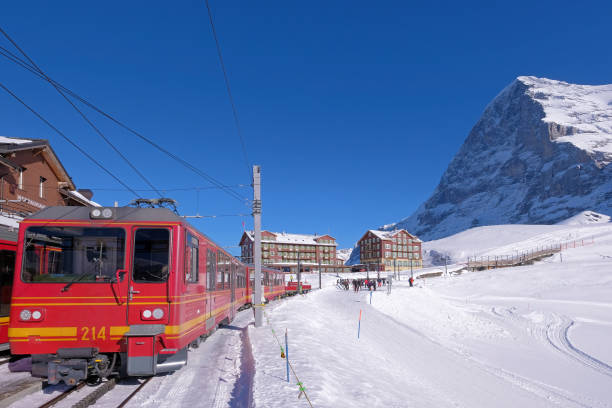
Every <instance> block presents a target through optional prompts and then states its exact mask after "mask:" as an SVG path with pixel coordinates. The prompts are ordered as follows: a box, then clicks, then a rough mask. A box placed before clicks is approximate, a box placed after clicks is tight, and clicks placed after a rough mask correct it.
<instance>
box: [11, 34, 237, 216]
mask: <svg viewBox="0 0 612 408" xmlns="http://www.w3.org/2000/svg"><path fill="white" fill-rule="evenodd" d="M0 55H2V56H4V57H5V58H7V59H8V60H10V61H11V62H13V63H15V64H17V65H19V66H21V67H22V68H24V69H26V70H28V71H30V72H31V73H33V74H34V75H36V76H38V77H39V78H41V79H44V80H45V81H48V82H51V83H53V84H54V85H56V86H58V87H59V88H60V89H62V90H63V91H64V92H66V93H67V94H68V95H70V96H72V97H73V98H75V99H77V100H78V101H79V102H81V103H83V104H84V105H86V106H88V107H89V108H90V109H93V110H94V111H96V112H98V113H99V114H100V115H102V116H104V117H106V118H107V119H109V120H111V121H112V122H114V123H115V124H117V125H118V126H120V127H122V128H123V129H125V130H127V131H128V132H130V133H132V134H133V135H135V136H137V137H138V138H140V139H141V140H143V141H145V142H147V143H148V144H150V145H151V146H153V147H155V148H156V149H157V150H159V151H160V152H162V153H164V154H165V155H167V156H169V157H170V158H172V159H173V160H175V161H177V162H178V163H180V164H181V165H183V166H184V167H186V168H187V169H189V170H191V171H192V172H194V173H195V174H197V175H198V176H200V177H201V178H203V179H204V180H206V181H208V182H209V183H211V184H213V185H214V186H215V187H216V188H219V189H221V190H223V191H224V192H225V193H226V194H228V195H230V196H232V197H234V198H235V199H237V200H238V201H240V202H242V203H245V204H248V203H249V199H248V198H246V197H244V196H243V195H241V194H239V193H237V192H236V191H234V190H233V189H232V188H231V187H230V186H226V185H225V184H223V183H221V182H220V181H218V180H216V179H215V178H214V177H212V176H210V175H208V174H207V173H205V172H204V171H203V170H200V169H198V168H197V167H196V166H195V165H192V164H191V163H189V162H187V161H186V160H184V159H182V158H180V157H179V156H177V155H175V154H174V153H172V152H170V151H168V150H166V149H165V148H163V147H162V146H160V145H159V144H157V143H155V142H154V141H152V140H151V139H149V138H147V137H146V136H144V135H142V134H140V133H139V132H137V131H136V130H134V129H132V128H131V127H129V126H128V125H126V124H124V123H123V122H121V121H120V120H118V119H116V118H114V117H113V116H112V115H110V114H108V113H106V112H105V111H103V110H102V109H100V108H98V107H97V106H96V105H94V104H93V103H91V102H89V101H88V100H87V99H85V98H83V97H81V96H80V95H78V94H77V93H75V92H73V91H72V90H70V89H69V88H67V87H65V86H64V85H62V84H61V83H59V82H57V81H55V80H53V79H52V78H50V77H46V78H45V77H44V76H43V75H41V74H40V73H39V72H37V71H36V69H35V68H34V67H32V66H30V65H29V64H28V63H27V62H26V61H24V60H22V59H21V58H19V57H18V56H16V55H14V54H13V53H11V52H10V51H9V50H7V49H6V48H4V47H2V46H0Z"/></svg>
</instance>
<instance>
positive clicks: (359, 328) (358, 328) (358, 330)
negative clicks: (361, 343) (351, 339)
mask: <svg viewBox="0 0 612 408" xmlns="http://www.w3.org/2000/svg"><path fill="white" fill-rule="evenodd" d="M360 332H361V309H359V324H358V326H357V338H359V333H360Z"/></svg>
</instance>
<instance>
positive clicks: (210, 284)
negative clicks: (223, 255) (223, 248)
mask: <svg viewBox="0 0 612 408" xmlns="http://www.w3.org/2000/svg"><path fill="white" fill-rule="evenodd" d="M216 274H217V254H216V253H215V252H214V251H212V250H210V249H209V250H208V251H207V254H206V287H207V289H208V290H209V291H211V290H215V279H216V278H215V276H216Z"/></svg>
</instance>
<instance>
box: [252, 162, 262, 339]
mask: <svg viewBox="0 0 612 408" xmlns="http://www.w3.org/2000/svg"><path fill="white" fill-rule="evenodd" d="M260 177H261V169H260V167H259V166H258V165H254V166H253V224H254V229H255V243H254V244H255V245H254V251H255V253H254V258H255V259H254V261H255V262H254V263H255V299H254V300H253V302H254V303H253V304H254V306H255V327H261V326H262V324H263V310H262V308H261V178H260Z"/></svg>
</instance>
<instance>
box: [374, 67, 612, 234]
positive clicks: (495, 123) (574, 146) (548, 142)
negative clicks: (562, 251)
mask: <svg viewBox="0 0 612 408" xmlns="http://www.w3.org/2000/svg"><path fill="white" fill-rule="evenodd" d="M610 162H612V85H602V86H589V85H574V84H569V83H566V82H561V81H554V80H549V79H544V78H535V77H519V78H517V79H516V80H515V81H514V82H512V83H511V84H510V85H509V86H507V87H506V88H505V89H504V90H503V91H502V92H501V93H500V94H499V95H498V96H497V97H496V98H495V99H494V100H493V101H492V102H491V103H490V104H489V105H488V106H487V107H486V109H485V111H484V113H483V115H482V117H481V118H480V119H479V121H478V122H477V123H476V125H475V126H474V128H473V129H472V131H471V132H470V134H469V135H468V137H467V139H466V140H465V142H464V144H463V146H462V147H461V149H460V150H459V152H458V153H457V154H456V155H455V157H454V158H453V160H452V161H451V163H450V165H449V166H448V168H447V170H446V172H445V173H444V175H443V176H442V179H441V180H440V184H439V185H438V187H437V188H436V189H435V191H434V192H433V194H432V196H431V197H430V198H429V199H428V200H427V201H426V202H425V203H424V204H422V205H421V206H420V207H419V208H418V209H417V211H416V212H415V213H414V214H413V215H411V216H410V217H408V218H406V219H404V220H402V221H400V222H398V223H396V224H392V225H388V226H385V229H393V228H406V229H407V230H408V231H410V232H411V233H414V234H417V235H418V236H419V237H420V238H421V239H425V240H431V239H437V238H441V237H444V236H447V235H451V234H454V233H456V232H459V231H462V230H465V229H468V228H470V227H475V226H481V225H494V224H517V223H530V224H552V223H556V222H558V221H560V220H563V219H566V218H568V217H570V216H572V215H575V214H577V213H579V212H581V211H584V210H594V211H598V212H601V213H604V214H610V213H612V166H609V164H610Z"/></svg>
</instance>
